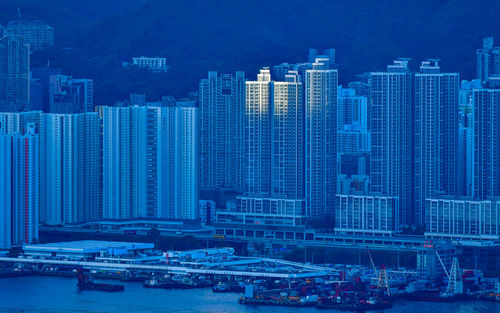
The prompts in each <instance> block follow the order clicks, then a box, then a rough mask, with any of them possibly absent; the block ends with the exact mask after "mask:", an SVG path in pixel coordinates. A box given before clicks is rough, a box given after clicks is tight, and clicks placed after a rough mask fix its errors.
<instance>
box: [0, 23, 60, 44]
mask: <svg viewBox="0 0 500 313" xmlns="http://www.w3.org/2000/svg"><path fill="white" fill-rule="evenodd" d="M0 35H1V34H0ZM4 35H15V36H19V37H21V38H23V39H24V41H25V42H26V43H27V44H29V45H30V49H31V50H32V51H38V50H42V49H44V48H46V47H50V46H53V45H54V29H53V28H52V27H50V26H49V25H47V24H46V23H45V22H43V21H10V22H9V23H8V24H7V27H5V30H4Z"/></svg>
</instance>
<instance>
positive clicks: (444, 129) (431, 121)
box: [414, 60, 459, 225]
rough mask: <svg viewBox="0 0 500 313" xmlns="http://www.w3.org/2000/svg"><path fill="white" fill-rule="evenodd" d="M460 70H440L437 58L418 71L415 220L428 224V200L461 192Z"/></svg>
mask: <svg viewBox="0 0 500 313" xmlns="http://www.w3.org/2000/svg"><path fill="white" fill-rule="evenodd" d="M458 88H459V75H458V73H440V68H439V64H438V61H437V60H429V61H424V62H422V65H421V66H420V72H419V73H416V74H415V115H414V116H415V120H414V123H415V124H414V125H415V126H414V127H415V137H414V142H415V163H414V164H415V165H414V166H415V168H414V179H415V181H414V188H415V193H414V199H415V202H414V203H415V204H414V210H415V215H414V216H415V223H416V224H418V225H425V200H426V199H427V198H433V197H435V196H436V195H456V194H458V137H459V136H458V130H459V127H458V124H459V119H458V113H459V103H458Z"/></svg>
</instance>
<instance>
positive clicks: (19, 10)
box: [17, 8, 21, 20]
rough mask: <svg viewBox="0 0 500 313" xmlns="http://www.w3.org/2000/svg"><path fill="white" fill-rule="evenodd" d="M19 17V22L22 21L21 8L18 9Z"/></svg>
mask: <svg viewBox="0 0 500 313" xmlns="http://www.w3.org/2000/svg"><path fill="white" fill-rule="evenodd" d="M17 15H18V16H19V20H21V8H17Z"/></svg>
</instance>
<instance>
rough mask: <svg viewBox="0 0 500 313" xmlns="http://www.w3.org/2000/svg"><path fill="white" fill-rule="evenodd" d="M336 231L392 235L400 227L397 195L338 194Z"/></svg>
mask: <svg viewBox="0 0 500 313" xmlns="http://www.w3.org/2000/svg"><path fill="white" fill-rule="evenodd" d="M337 201H338V204H337V210H336V216H335V232H338V233H347V234H356V233H363V234H373V235H391V234H392V233H393V232H394V231H397V230H398V229H399V225H398V222H397V221H398V220H399V217H398V214H399V207H398V205H399V203H398V198H397V197H383V196H372V195H337Z"/></svg>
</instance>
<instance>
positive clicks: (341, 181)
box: [337, 87, 370, 194]
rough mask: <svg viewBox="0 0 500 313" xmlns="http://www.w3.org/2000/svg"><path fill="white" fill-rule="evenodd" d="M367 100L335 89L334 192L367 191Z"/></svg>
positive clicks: (341, 89)
mask: <svg viewBox="0 0 500 313" xmlns="http://www.w3.org/2000/svg"><path fill="white" fill-rule="evenodd" d="M367 112H368V102H367V98H366V97H364V96H358V95H356V94H355V90H354V89H345V88H341V87H339V88H338V107H337V163H338V167H337V169H338V170H339V172H338V173H337V193H339V194H350V193H356V194H367V193H368V182H369V176H368V174H369V168H368V165H369V164H368V160H369V155H370V132H368V115H367Z"/></svg>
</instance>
